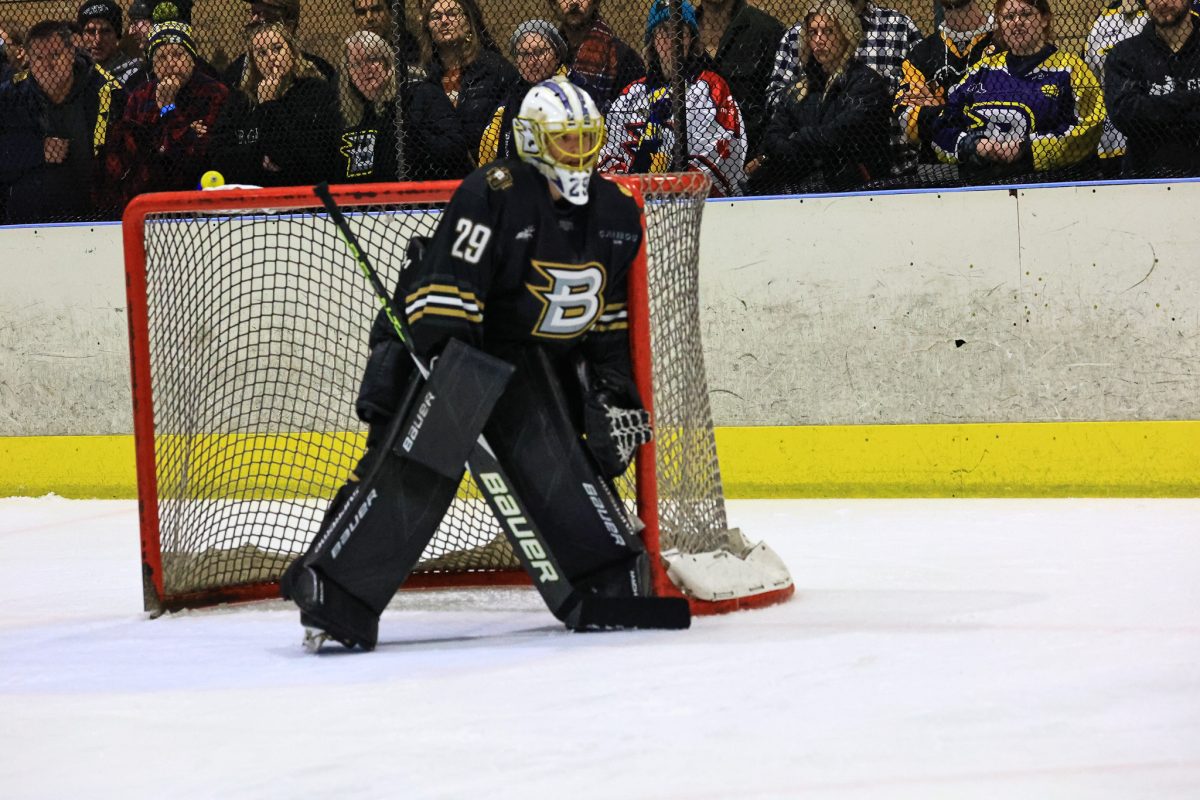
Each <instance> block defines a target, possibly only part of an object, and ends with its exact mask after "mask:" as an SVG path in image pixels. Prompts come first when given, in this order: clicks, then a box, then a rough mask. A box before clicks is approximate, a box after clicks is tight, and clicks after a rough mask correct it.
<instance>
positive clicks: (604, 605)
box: [567, 596, 692, 631]
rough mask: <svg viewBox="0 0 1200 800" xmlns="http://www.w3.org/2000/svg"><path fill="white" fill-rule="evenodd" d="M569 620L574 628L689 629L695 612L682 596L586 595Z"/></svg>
mask: <svg viewBox="0 0 1200 800" xmlns="http://www.w3.org/2000/svg"><path fill="white" fill-rule="evenodd" d="M576 610H577V612H578V613H576V614H572V615H571V618H570V619H568V620H567V627H568V628H570V629H571V630H573V631H611V630H636V629H646V630H650V629H653V630H685V629H687V628H689V627H691V624H692V612H691V610H690V609H689V608H688V602H687V600H684V599H683V598H681V597H628V598H625V597H621V598H614V597H587V596H585V597H583V598H582V602H580V604H579V606H578V607H577V609H576Z"/></svg>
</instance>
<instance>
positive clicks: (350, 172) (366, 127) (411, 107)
mask: <svg viewBox="0 0 1200 800" xmlns="http://www.w3.org/2000/svg"><path fill="white" fill-rule="evenodd" d="M351 91H353V92H356V93H357V91H358V90H357V89H354V88H353V87H351ZM360 97H361V95H360ZM400 112H401V115H402V119H403V121H404V140H403V144H404V160H405V162H406V163H407V164H408V170H407V175H406V176H405V179H406V180H410V181H433V180H445V179H449V178H461V177H463V176H465V175H466V174H467V173H468V172H470V170H471V161H470V155H469V154H468V153H467V143H466V140H465V139H464V138H463V133H462V126H461V125H460V124H459V121H458V117H457V116H456V115H455V113H454V106H452V105H450V101H449V100H448V99H447V98H446V95H445V93H444V92H442V91H441V90H440V89H438V88H437V87H436V86H434V85H433V84H431V83H429V82H428V81H406V82H405V83H404V85H403V86H402V87H401V90H400ZM337 165H338V171H337V177H336V178H334V180H336V181H338V182H345V183H373V182H377V181H394V180H397V179H398V175H399V171H398V170H397V168H396V106H395V104H393V103H389V104H388V105H387V106H386V108H385V110H384V113H383V114H382V115H378V114H376V113H375V109H374V107H373V106H372V105H370V104H367V105H366V107H365V108H364V113H363V118H362V120H361V121H360V122H359V123H358V124H357V125H344V126H343V128H342V135H341V140H340V141H339V143H338V154H337Z"/></svg>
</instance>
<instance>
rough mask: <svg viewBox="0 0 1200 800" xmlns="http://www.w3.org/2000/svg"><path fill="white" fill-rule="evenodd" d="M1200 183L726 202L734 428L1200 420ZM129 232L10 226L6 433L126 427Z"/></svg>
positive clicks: (2, 360)
mask: <svg viewBox="0 0 1200 800" xmlns="http://www.w3.org/2000/svg"><path fill="white" fill-rule="evenodd" d="M1197 207H1200V184H1197V183H1186V184H1169V185H1168V184H1160V185H1135V186H1099V187H1094V188H1093V187H1086V188H1052V187H1050V188H1039V189H1030V190H1020V191H1016V192H1011V191H1009V190H989V191H972V192H953V193H943V194H937V193H927V194H902V195H877V196H873V197H842V198H816V199H805V200H754V201H726V202H712V203H709V204H708V207H707V209H706V211H705V222H704V227H703V230H702V246H701V254H702V255H701V259H702V261H701V281H702V288H701V314H702V321H703V335H704V344H705V350H706V353H707V361H708V373H709V385H710V390H711V392H712V401H713V409H714V416H715V419H716V422H717V424H719V425H788V424H826V423H848V424H849V423H895V422H984V421H991V422H995V421H1038V420H1151V419H1200V366H1198V365H1200V255H1198V253H1200V232H1198V231H1197V228H1196V225H1195V224H1194V222H1193V216H1194V209H1195V208H1197ZM124 291H125V290H124V273H123V256H122V251H121V236H120V227H119V226H116V225H104V226H94V227H93V226H69V227H58V228H54V227H46V228H19V229H4V228H0V436H6V435H7V436H13V435H39V434H40V435H49V434H113V433H127V432H129V431H130V430H132V424H131V422H130V402H129V388H128V387H129V380H128V372H129V368H128V348H127V344H126V341H127V334H126V323H125V294H124Z"/></svg>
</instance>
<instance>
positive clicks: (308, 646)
mask: <svg viewBox="0 0 1200 800" xmlns="http://www.w3.org/2000/svg"><path fill="white" fill-rule="evenodd" d="M331 641H333V637H332V636H330V635H329V634H328V633H326V632H325V631H323V630H321V629H320V628H309V627H307V626H305V628H304V649H305V650H307V651H308V652H310V653H317V652H319V651H320V650H321V645H323V644H325V643H326V642H331Z"/></svg>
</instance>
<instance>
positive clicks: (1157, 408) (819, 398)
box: [701, 183, 1200, 425]
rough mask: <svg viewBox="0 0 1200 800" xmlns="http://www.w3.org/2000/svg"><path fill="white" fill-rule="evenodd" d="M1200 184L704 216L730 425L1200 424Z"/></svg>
mask: <svg viewBox="0 0 1200 800" xmlns="http://www.w3.org/2000/svg"><path fill="white" fill-rule="evenodd" d="M1197 203H1200V184H1196V183H1189V184H1173V185H1129V186H1097V187H1084V188H1070V187H1062V188H1051V187H1047V188H1038V189H1030V190H1019V191H1010V190H989V191H971V192H955V193H943V194H937V193H929V194H904V195H884V196H878V195H877V196H874V197H857V198H830V199H821V198H817V199H806V200H804V201H796V200H772V201H753V202H749V201H734V202H726V203H723V204H720V205H718V204H715V203H710V204H709V207H708V209H707V212H706V213H707V214H708V217H707V219H706V222H705V225H704V227H703V229H702V235H701V253H702V254H703V255H702V259H703V261H702V281H703V283H702V287H703V288H702V291H701V303H702V311H701V316H702V320H703V325H704V344H705V351H706V354H707V363H708V372H709V387H710V390H711V392H712V400H713V408H714V416H715V418H716V419H717V421H718V424H726V425H730V424H735V425H736V424H741V425H763V424H775V425H786V424H797V423H801V424H804V423H809V424H827V423H846V424H855V423H898V422H911V423H937V422H1003V421H1049V420H1171V419H1200V230H1198V229H1197V227H1196V225H1195V223H1194V216H1195V211H1194V209H1195V208H1196V207H1197Z"/></svg>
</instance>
